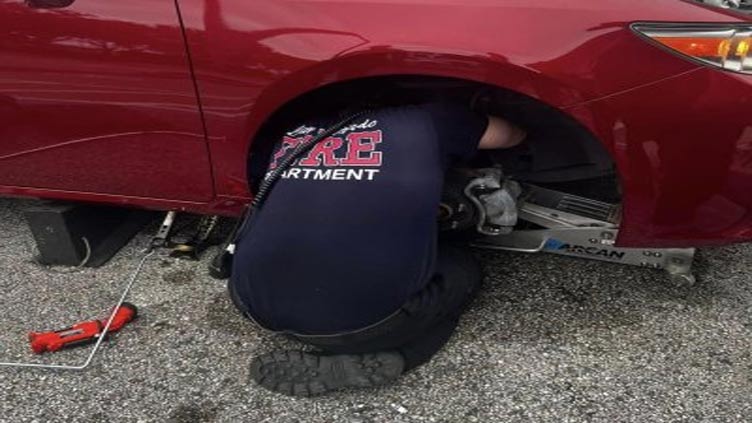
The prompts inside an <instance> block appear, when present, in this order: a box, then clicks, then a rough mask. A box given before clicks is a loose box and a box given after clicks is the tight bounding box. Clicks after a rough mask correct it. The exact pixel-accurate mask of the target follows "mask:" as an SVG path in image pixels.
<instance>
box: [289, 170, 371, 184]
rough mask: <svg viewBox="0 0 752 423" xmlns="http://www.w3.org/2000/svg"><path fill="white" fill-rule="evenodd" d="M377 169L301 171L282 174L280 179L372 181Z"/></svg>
mask: <svg viewBox="0 0 752 423" xmlns="http://www.w3.org/2000/svg"><path fill="white" fill-rule="evenodd" d="M379 172H380V170H378V169H301V168H292V169H288V170H286V171H285V172H283V173H282V179H310V180H314V181H373V180H374V178H375V177H376V175H377V174H378V173H379Z"/></svg>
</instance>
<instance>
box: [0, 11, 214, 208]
mask: <svg viewBox="0 0 752 423" xmlns="http://www.w3.org/2000/svg"><path fill="white" fill-rule="evenodd" d="M206 142H207V140H206V139H205V134H204V131H203V125H202V123H201V115H200V112H199V107H198V103H197V99H196V93H195V90H194V85H193V80H192V78H191V72H190V66H189V63H188V60H187V58H186V50H185V45H184V42H183V35H182V31H181V28H180V20H179V18H178V13H177V11H176V8H175V3H174V2H173V1H172V0H127V1H112V0H0V187H5V188H6V189H5V190H6V191H8V189H7V188H8V187H11V188H12V187H19V188H21V189H22V190H24V189H28V188H32V189H41V191H67V192H80V193H86V194H88V193H101V194H110V195H116V196H132V197H147V198H164V199H173V200H185V201H206V200H209V199H211V198H212V197H213V183H212V176H211V166H210V161H209V157H208V151H207V150H208V149H207V145H206ZM32 192H33V191H32Z"/></svg>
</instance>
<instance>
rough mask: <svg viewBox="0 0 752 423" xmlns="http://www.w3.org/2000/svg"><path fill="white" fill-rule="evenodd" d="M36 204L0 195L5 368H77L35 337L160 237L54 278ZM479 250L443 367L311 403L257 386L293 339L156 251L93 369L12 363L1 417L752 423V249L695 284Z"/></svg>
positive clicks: (112, 283) (0, 343) (96, 305)
mask: <svg viewBox="0 0 752 423" xmlns="http://www.w3.org/2000/svg"><path fill="white" fill-rule="evenodd" d="M22 204H23V203H22V202H20V201H18V200H0V269H2V274H1V276H0V289H2V290H3V292H4V295H3V299H2V303H1V308H0V329H2V330H0V361H10V360H29V361H45V362H55V363H80V362H82V361H83V359H84V358H85V356H86V354H87V353H88V349H76V350H69V351H63V352H60V353H57V354H54V355H49V356H44V357H41V358H39V357H35V356H33V355H32V354H30V353H29V351H28V345H27V342H26V340H25V336H26V335H25V334H26V332H27V331H28V330H30V329H50V328H59V327H64V326H65V325H67V324H69V323H71V322H75V321H78V320H84V319H88V318H90V317H92V316H99V315H101V314H102V313H103V312H106V310H107V309H109V307H110V305H111V304H112V303H114V301H115V299H116V298H117V296H118V293H119V291H120V290H121V288H122V287H123V284H124V282H125V281H126V279H127V275H128V274H130V272H131V271H132V270H133V269H134V266H135V264H136V258H137V257H138V254H139V250H140V249H142V248H143V247H144V246H145V245H146V244H147V242H148V236H147V235H141V236H139V237H137V238H136V239H134V241H133V242H131V244H129V245H128V246H127V247H126V248H125V249H123V250H122V251H121V252H120V253H119V254H118V255H117V256H116V257H115V259H113V260H112V261H111V262H110V263H109V264H107V265H106V266H104V267H103V268H100V269H96V270H91V269H87V270H83V271H81V272H79V273H74V274H58V273H54V272H52V271H50V270H49V269H45V268H44V267H41V266H39V265H37V264H36V263H35V262H34V261H33V260H32V257H33V241H32V238H31V235H30V233H29V231H28V229H27V228H26V225H25V224H24V222H23V218H22V216H21V214H20V208H21V206H22ZM479 254H480V257H481V259H482V260H483V262H484V264H485V265H486V268H487V271H488V278H487V280H486V286H485V290H484V292H483V293H482V294H481V296H480V298H479V299H478V301H477V302H476V303H475V305H474V306H473V307H472V309H471V310H470V311H469V312H468V313H467V315H466V316H465V317H464V319H463V321H462V324H461V326H460V328H459V330H458V332H457V334H456V335H455V336H454V338H453V339H452V341H451V342H450V344H449V345H448V346H447V347H446V348H445V349H444V350H443V351H442V352H440V353H439V354H438V355H437V356H436V357H435V359H434V360H433V361H432V362H430V363H429V364H428V365H425V366H423V367H421V368H419V369H418V370H416V371H414V372H412V373H410V374H408V375H406V376H405V377H404V378H403V379H401V380H400V381H399V383H397V384H395V385H393V386H389V387H386V388H382V389H379V390H375V391H369V392H345V393H343V394H341V395H337V396H330V397H324V398H318V399H314V400H299V399H290V398H287V397H284V396H280V395H276V394H272V393H269V392H266V391H263V390H262V389H260V388H257V387H256V386H254V385H253V384H251V383H249V375H248V364H249V361H250V358H251V357H252V356H253V355H254V354H257V353H259V352H265V351H268V350H270V349H273V348H277V347H290V346H295V345H292V344H290V343H289V341H285V340H282V339H279V338H278V337H275V336H272V335H269V334H266V333H262V332H260V331H258V330H256V329H254V328H253V327H251V326H250V325H249V324H247V323H246V322H245V321H244V320H243V319H242V318H241V317H240V316H239V315H238V314H236V313H235V312H234V310H233V308H232V306H231V304H230V302H229V300H228V299H227V297H226V295H225V287H224V284H223V283H218V282H217V281H214V280H212V279H210V278H209V277H208V276H207V275H206V270H205V269H206V267H205V263H201V264H195V263H190V262H183V261H175V260H173V259H170V258H167V257H166V256H165V255H164V254H162V255H161V256H158V257H153V258H152V259H150V261H149V262H148V263H147V266H146V269H145V273H144V275H143V277H142V278H141V279H140V280H139V281H138V282H137V284H136V286H135V288H134V290H133V292H132V295H131V296H130V300H131V301H132V302H134V303H135V304H138V305H139V306H140V307H141V317H140V318H139V319H138V320H137V321H136V322H134V323H133V324H132V325H131V326H129V327H127V328H126V329H125V330H124V331H123V332H122V333H120V334H119V335H118V336H117V337H116V338H115V339H114V340H112V341H111V342H109V343H108V344H107V345H106V346H105V348H104V349H103V351H102V352H101V354H100V355H99V356H98V357H97V358H96V359H95V362H94V364H93V366H92V367H91V368H90V369H89V370H88V371H86V372H81V373H71V372H50V371H37V370H15V369H0V421H2V422H22V421H38V422H53V421H75V422H87V421H118V422H121V421H123V422H131V421H132V422H151V421H155V422H164V421H167V422H215V421H216V422H239V421H246V422H352V423H356V422H476V421H477V422H489V421H494V422H495V421H499V422H512V421H552V422H567V421H608V422H615V421H620V422H621V421H624V422H626V421H633V422H648V421H649V422H657V421H717V422H737V421H738V422H741V421H752V348H750V347H752V337H751V336H750V335H752V313H751V312H752V275H750V273H749V269H750V266H751V265H752V247H750V246H732V247H727V248H718V249H707V250H702V251H700V254H699V258H698V265H697V273H698V276H699V279H700V282H699V283H698V285H696V286H694V287H691V288H682V287H676V286H672V285H670V284H669V283H668V282H667V281H666V279H665V278H664V277H663V275H662V274H661V273H658V272H654V271H650V270H646V269H639V268H629V267H621V266H618V265H608V264H600V263H595V262H588V261H583V260H576V259H568V258H563V257H555V256H545V255H541V256H526V255H519V254H511V253H509V254H507V253H488V252H484V253H479ZM207 257H208V255H207Z"/></svg>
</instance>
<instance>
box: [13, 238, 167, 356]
mask: <svg viewBox="0 0 752 423" xmlns="http://www.w3.org/2000/svg"><path fill="white" fill-rule="evenodd" d="M154 252H155V250H154V249H153V248H150V249H149V250H147V254H146V255H145V256H144V257H143V258H142V259H141V261H140V262H139V263H138V266H137V267H136V271H135V272H133V275H131V278H130V280H129V281H128V284H127V285H126V286H125V290H124V291H123V293H122V294H121V295H120V299H119V300H118V302H117V304H116V305H115V308H114V309H113V310H112V314H111V315H110V318H109V319H107V324H106V325H104V330H102V333H101V334H99V337H98V339H97V343H96V344H94V348H92V350H91V352H90V353H89V357H88V358H87V359H86V361H85V362H84V363H83V364H81V365H79V366H71V365H66V364H42V363H2V362H0V366H2V367H25V368H37V369H57V370H84V369H86V368H87V367H89V364H91V362H92V360H94V356H95V355H96V354H97V351H98V350H99V346H100V345H102V341H104V339H105V338H106V337H107V332H109V330H110V326H112V321H113V320H115V314H116V313H117V311H118V310H119V309H120V306H122V305H123V303H124V302H125V298H126V297H127V296H128V293H129V292H130V291H131V288H132V287H133V283H134V282H136V279H138V276H139V275H140V274H141V271H142V270H143V268H144V264H145V263H146V260H147V259H148V258H149V257H151V256H152V255H153V254H154Z"/></svg>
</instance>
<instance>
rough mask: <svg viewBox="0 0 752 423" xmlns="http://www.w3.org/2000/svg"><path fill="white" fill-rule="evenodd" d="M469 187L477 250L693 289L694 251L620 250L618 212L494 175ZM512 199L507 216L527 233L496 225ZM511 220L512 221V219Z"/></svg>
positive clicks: (614, 207) (606, 205) (612, 206)
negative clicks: (654, 274)
mask: <svg viewBox="0 0 752 423" xmlns="http://www.w3.org/2000/svg"><path fill="white" fill-rule="evenodd" d="M490 172H491V173H489V172H488V171H487V172H486V174H485V175H483V176H480V177H478V178H475V179H474V180H472V181H471V182H470V184H468V185H467V188H466V190H465V195H466V196H467V197H468V198H469V199H470V200H471V201H472V203H473V204H474V205H475V207H476V208H478V209H479V210H480V219H479V223H478V232H481V233H482V234H484V236H483V237H482V238H480V239H477V240H475V241H474V242H473V243H472V245H473V246H476V247H480V248H488V249H497V250H509V251H518V252H524V253H538V252H546V253H553V254H559V255H564V256H571V257H580V258H586V259H594V260H600V261H606V262H612V263H621V264H628V265H635V266H641V267H646V268H653V269H662V270H665V271H666V272H668V274H669V275H670V276H671V278H672V280H673V281H674V282H676V283H678V284H682V285H691V284H693V283H694V282H695V276H694V275H693V274H692V261H693V259H694V254H695V249H694V248H668V249H665V248H664V249H659V248H620V247H616V246H615V242H616V238H617V235H618V233H619V222H620V219H621V208H620V207H619V205H615V204H609V203H605V202H602V201H596V200H592V199H588V198H584V197H579V196H575V195H571V194H566V193H562V192H558V191H553V190H550V189H546V188H541V187H538V186H534V185H526V184H517V183H516V182H511V184H512V185H511V187H513V188H510V185H507V184H506V183H503V180H502V182H499V178H498V175H494V174H493V173H492V172H493V171H492V170H491V171H490ZM508 197H512V198H514V197H516V198H517V199H516V207H514V210H513V211H512V213H511V214H513V215H514V214H516V216H512V217H516V218H518V219H519V220H521V221H524V222H528V224H530V225H523V227H524V226H532V228H531V229H515V230H510V229H509V227H508V226H506V225H508V223H505V222H503V221H501V220H500V217H501V218H503V217H504V216H505V215H506V217H507V220H508V218H509V214H510V207H509V206H508V203H509V202H508V201H507V202H505V201H503V200H504V198H508ZM513 220H514V219H513Z"/></svg>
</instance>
